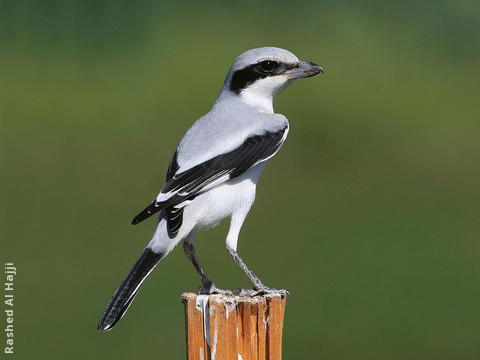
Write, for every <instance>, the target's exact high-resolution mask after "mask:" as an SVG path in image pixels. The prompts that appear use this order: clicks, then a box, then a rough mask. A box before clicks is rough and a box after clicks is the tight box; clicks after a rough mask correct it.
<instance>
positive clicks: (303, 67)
mask: <svg viewBox="0 0 480 360" xmlns="http://www.w3.org/2000/svg"><path fill="white" fill-rule="evenodd" d="M319 73H322V74H323V73H324V71H323V68H322V67H321V66H318V65H317V64H315V63H313V62H310V61H299V62H298V63H297V64H295V67H294V68H292V69H290V70H287V71H286V72H285V75H287V76H288V79H289V80H294V79H300V78H307V77H310V76H315V75H317V74H319Z"/></svg>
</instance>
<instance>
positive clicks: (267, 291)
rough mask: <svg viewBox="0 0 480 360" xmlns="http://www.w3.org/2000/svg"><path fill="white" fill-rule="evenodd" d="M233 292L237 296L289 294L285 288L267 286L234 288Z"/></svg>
mask: <svg viewBox="0 0 480 360" xmlns="http://www.w3.org/2000/svg"><path fill="white" fill-rule="evenodd" d="M234 292H235V294H237V295H238V296H248V297H255V296H261V295H281V296H290V292H289V291H288V290H286V289H274V288H269V287H266V286H264V287H261V288H259V289H236V290H235V291H234Z"/></svg>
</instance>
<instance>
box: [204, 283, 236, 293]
mask: <svg viewBox="0 0 480 360" xmlns="http://www.w3.org/2000/svg"><path fill="white" fill-rule="evenodd" d="M198 295H227V296H233V291H231V290H228V289H219V288H217V287H216V286H215V284H214V283H212V282H210V283H207V284H203V285H202V286H200V287H199V288H198Z"/></svg>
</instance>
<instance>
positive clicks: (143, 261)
mask: <svg viewBox="0 0 480 360" xmlns="http://www.w3.org/2000/svg"><path fill="white" fill-rule="evenodd" d="M163 256H164V254H163V253H155V252H153V251H152V250H150V249H149V248H145V250H143V252H142V254H141V255H140V257H139V258H138V260H137V262H136V263H135V265H133V268H132V269H131V270H130V272H129V273H128V274H127V276H126V277H125V279H124V280H123V281H122V283H121V284H120V286H119V287H118V289H117V291H115V294H113V297H112V300H110V303H109V304H108V306H107V309H106V310H105V313H104V314H103V316H102V319H101V320H100V322H99V323H98V326H97V330H98V331H108V330H111V329H112V328H113V327H114V326H115V324H116V323H117V322H118V320H120V319H121V318H122V316H123V315H124V314H125V313H126V312H127V310H128V308H129V306H130V304H131V303H132V301H133V299H134V298H135V295H137V293H138V290H139V289H140V286H141V285H142V283H143V281H144V280H145V278H146V277H147V276H148V274H150V272H151V271H152V270H153V268H154V267H155V266H156V265H157V264H158V262H159V261H160V260H161V259H162V257H163Z"/></svg>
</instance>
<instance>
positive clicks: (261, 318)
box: [182, 293, 286, 360]
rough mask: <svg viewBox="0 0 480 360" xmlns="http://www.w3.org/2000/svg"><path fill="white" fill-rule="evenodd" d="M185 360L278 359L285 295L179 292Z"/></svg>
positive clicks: (280, 354)
mask: <svg viewBox="0 0 480 360" xmlns="http://www.w3.org/2000/svg"><path fill="white" fill-rule="evenodd" d="M182 301H183V303H184V305H185V332H186V337H187V359H188V360H280V359H281V358H282V329H283V314H284V311H285V304H286V299H285V296H284V295H280V294H278V295H277V294H275V295H273V294H272V295H270V294H269V295H263V296H255V297H240V296H226V295H197V294H194V293H185V294H183V295H182Z"/></svg>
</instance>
